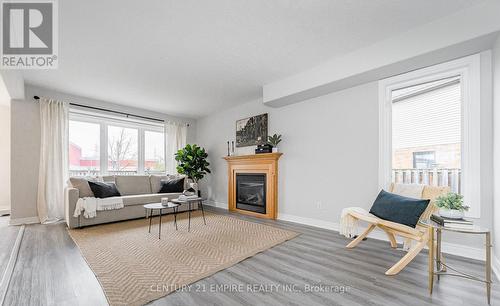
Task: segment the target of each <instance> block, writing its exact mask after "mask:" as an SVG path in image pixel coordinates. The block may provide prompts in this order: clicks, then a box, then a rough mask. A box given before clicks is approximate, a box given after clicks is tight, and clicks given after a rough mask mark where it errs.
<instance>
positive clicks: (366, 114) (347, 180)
mask: <svg viewBox="0 0 500 306" xmlns="http://www.w3.org/2000/svg"><path fill="white" fill-rule="evenodd" d="M489 57H490V56H489V53H487V52H486V53H484V54H482V55H481V66H482V67H481V68H482V74H481V78H482V82H481V84H482V89H481V102H480V103H481V219H479V220H476V223H477V224H480V225H482V226H485V227H489V228H491V226H492V214H493V207H492V194H493V192H492V178H493V174H492V168H493V145H492V131H493V129H492V101H491V91H492V90H491V65H489ZM377 85H378V83H377V82H372V83H367V84H364V85H360V86H356V87H352V88H349V89H345V90H342V91H338V92H335V93H331V94H328V95H324V96H321V97H317V98H314V99H310V100H306V101H303V102H301V103H297V104H292V105H288V106H285V107H281V108H271V107H267V106H265V105H263V103H262V101H253V102H249V103H247V104H244V105H241V106H237V107H235V108H231V109H228V110H225V111H221V112H218V113H216V114H213V115H211V116H208V117H205V118H203V119H200V120H199V121H198V132H197V136H198V143H199V144H200V145H202V146H204V147H205V148H206V149H207V150H208V152H209V156H210V162H211V169H212V170H213V173H212V175H209V176H208V177H207V178H206V179H205V182H202V183H201V188H202V191H203V192H204V193H205V195H207V196H208V198H209V200H210V201H213V202H214V203H215V204H216V205H217V206H220V207H223V208H227V168H226V162H225V161H224V160H223V159H222V157H223V156H225V155H226V154H227V140H234V138H235V121H236V120H238V119H241V118H245V117H248V116H252V115H257V114H260V113H265V112H267V113H269V133H270V134H274V133H278V134H283V142H282V144H280V151H282V152H283V153H284V155H283V156H282V158H281V160H280V170H279V209H278V211H279V217H278V218H280V219H287V220H294V221H297V222H303V223H309V224H316V225H319V226H323V227H327V228H332V229H334V228H335V227H336V226H337V225H338V223H339V219H340V213H341V211H342V209H343V208H344V207H349V206H361V207H364V208H366V209H369V208H370V207H371V204H372V203H373V200H374V199H375V196H376V195H377V193H378V191H379V190H378V145H379V143H378V128H379V125H378V87H377ZM252 150H253V147H248V148H245V149H242V150H239V152H237V153H239V154H245V153H253V152H252ZM443 239H444V241H445V242H446V243H447V245H446V246H444V248H445V251H449V252H454V253H460V252H467V253H468V254H469V255H470V256H472V257H476V258H482V257H484V251H483V250H482V248H483V245H484V241H483V240H482V239H480V237H472V236H464V235H453V234H451V233H447V234H446V235H444V238H443ZM452 244H459V245H466V246H468V248H467V247H466V248H463V247H459V248H457V247H456V245H455V246H453V245H452ZM453 247H455V249H452V248H453Z"/></svg>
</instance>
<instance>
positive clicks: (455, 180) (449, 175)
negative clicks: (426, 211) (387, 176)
mask: <svg viewBox="0 0 500 306" xmlns="http://www.w3.org/2000/svg"><path fill="white" fill-rule="evenodd" d="M461 179H462V171H461V170H460V169H455V168H448V169H446V168H444V169H439V168H433V169H392V182H393V183H401V184H424V185H431V186H449V187H450V189H451V192H455V193H461V190H460V185H461Z"/></svg>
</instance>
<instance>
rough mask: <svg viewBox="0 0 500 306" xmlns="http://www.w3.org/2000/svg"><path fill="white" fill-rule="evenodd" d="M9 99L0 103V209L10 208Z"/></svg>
mask: <svg viewBox="0 0 500 306" xmlns="http://www.w3.org/2000/svg"><path fill="white" fill-rule="evenodd" d="M8 104H10V101H8V102H6V103H3V102H2V103H0V140H1V142H2V143H1V145H0V211H2V210H9V209H10V106H9V105H8Z"/></svg>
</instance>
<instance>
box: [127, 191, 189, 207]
mask: <svg viewBox="0 0 500 306" xmlns="http://www.w3.org/2000/svg"><path fill="white" fill-rule="evenodd" d="M180 195H181V193H153V194H137V195H127V196H123V197H122V199H123V205H124V206H131V205H144V204H150V203H160V202H161V198H169V200H172V199H177V198H178V197H179V196H180Z"/></svg>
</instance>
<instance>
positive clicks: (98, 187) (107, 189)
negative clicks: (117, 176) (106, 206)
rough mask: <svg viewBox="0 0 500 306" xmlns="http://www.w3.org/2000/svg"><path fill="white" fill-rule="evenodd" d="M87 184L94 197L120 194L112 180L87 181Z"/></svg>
mask: <svg viewBox="0 0 500 306" xmlns="http://www.w3.org/2000/svg"><path fill="white" fill-rule="evenodd" d="M89 186H90V189H91V190H92V192H93V193H94V196H95V197H96V198H101V199H103V198H110V197H119V196H121V194H120V192H119V191H118V189H116V185H115V183H112V182H106V183H101V182H91V181H89Z"/></svg>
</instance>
